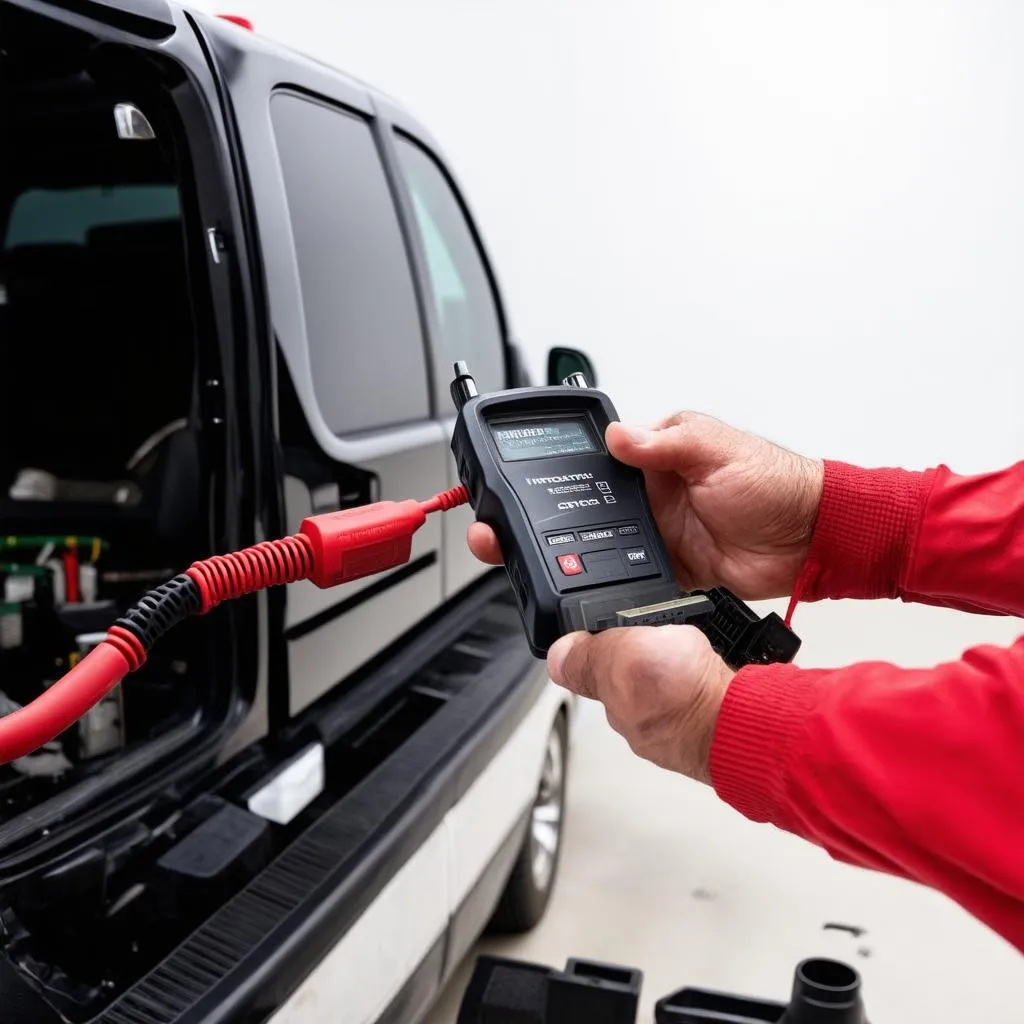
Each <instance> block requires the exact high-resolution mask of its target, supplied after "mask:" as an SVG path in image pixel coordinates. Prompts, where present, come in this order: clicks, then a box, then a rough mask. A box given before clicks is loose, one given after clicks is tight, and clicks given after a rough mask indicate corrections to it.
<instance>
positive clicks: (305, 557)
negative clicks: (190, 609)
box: [185, 533, 313, 615]
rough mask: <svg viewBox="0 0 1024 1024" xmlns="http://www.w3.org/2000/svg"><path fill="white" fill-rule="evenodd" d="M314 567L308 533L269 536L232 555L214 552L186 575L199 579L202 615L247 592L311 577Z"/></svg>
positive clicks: (191, 578)
mask: <svg viewBox="0 0 1024 1024" xmlns="http://www.w3.org/2000/svg"><path fill="white" fill-rule="evenodd" d="M312 571H313V545H312V544H311V543H310V540H309V538H308V537H306V536H305V535H304V534H301V533H299V534H296V535H295V536H293V537H284V538H282V539H281V540H268V541H264V542H263V543H262V544H256V545H255V546H254V547H251V548H246V549H245V550H244V551H235V552H233V553H232V554H230V555H214V556H213V557H212V558H205V559H203V561H201V562H193V563H192V565H191V566H190V567H189V568H188V569H186V570H185V575H186V576H188V578H189V579H190V580H192V582H193V583H195V585H196V587H197V589H198V590H199V597H200V600H201V602H202V608H201V611H200V614H201V615H205V614H206V612H208V611H210V609H211V608H216V607H217V605H219V604H220V603H221V601H227V600H229V599H233V598H236V597H242V596H243V595H244V594H253V593H255V592H256V591H257V590H263V589H265V588H266V587H276V586H279V585H281V584H283V583H295V582H296V581H297V580H305V579H309V576H310V573H312Z"/></svg>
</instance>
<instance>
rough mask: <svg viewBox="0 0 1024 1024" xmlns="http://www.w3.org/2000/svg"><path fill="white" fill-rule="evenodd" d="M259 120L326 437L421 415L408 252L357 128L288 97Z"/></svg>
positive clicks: (424, 397) (371, 144) (422, 363)
mask: <svg viewBox="0 0 1024 1024" xmlns="http://www.w3.org/2000/svg"><path fill="white" fill-rule="evenodd" d="M270 113H271V120H272V122H273V126H274V134H275V136H276V140H277V151H278V154H279V159H280V162H281V170H282V173H283V175H284V187H285V193H286V197H287V202H288V212H289V215H290V218H291V228H292V237H293V238H294V240H295V250H296V258H297V262H298V270H299V283H300V288H301V294H302V309H303V313H304V317H305V322H306V339H307V343H308V345H309V358H310V365H311V369H312V373H313V389H314V392H315V394H316V399H317V404H318V405H319V407H320V411H321V413H322V414H323V417H324V419H325V421H326V422H327V425H328V426H329V427H330V429H331V430H332V431H333V432H334V433H335V434H349V433H354V432H358V431H365V430H372V429H378V428H381V427H387V426H392V425H395V424H398V423H402V422H410V421H415V420H422V419H426V417H427V416H428V414H429V395H428V391H427V372H426V354H425V351H424V339H423V330H422V325H421V324H420V317H419V310H418V309H417V306H416V294H415V291H414V288H413V280H412V271H411V268H410V263H409V255H408V252H407V251H406V248H405V243H404V240H403V238H402V232H401V228H400V226H399V221H398V215H397V212H396V210H395V206H394V202H393V199H392V195H391V190H390V188H389V186H388V182H387V179H386V178H385V176H384V168H383V165H382V163H381V159H380V155H379V153H378V150H377V146H376V143H375V141H374V138H373V133H372V131H371V129H370V125H369V123H368V122H367V121H366V120H365V119H363V118H361V117H358V116H357V115H354V114H349V113H347V112H346V111H343V110H340V109H338V108H335V107H332V106H328V105H327V104H325V103H320V102H317V101H315V100H311V99H306V98H304V97H300V96H296V95H293V94H291V93H284V92H279V93H276V94H275V95H274V96H273V97H272V98H271V102H270Z"/></svg>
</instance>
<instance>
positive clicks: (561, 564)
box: [558, 555, 583, 576]
mask: <svg viewBox="0 0 1024 1024" xmlns="http://www.w3.org/2000/svg"><path fill="white" fill-rule="evenodd" d="M558 568H559V569H561V570H562V572H563V573H564V574H565V575H566V576H579V574H580V573H581V572H583V566H582V565H581V564H580V557H579V555H559V556H558Z"/></svg>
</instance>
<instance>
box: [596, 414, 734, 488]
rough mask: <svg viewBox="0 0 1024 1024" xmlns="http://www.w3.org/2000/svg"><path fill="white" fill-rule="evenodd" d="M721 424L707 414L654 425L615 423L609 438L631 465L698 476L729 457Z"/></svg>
mask: <svg viewBox="0 0 1024 1024" xmlns="http://www.w3.org/2000/svg"><path fill="white" fill-rule="evenodd" d="M717 425H718V424H717V423H716V421H714V420H709V419H707V418H705V417H695V418H693V419H690V418H689V417H679V418H678V419H676V420H675V421H670V422H669V423H667V424H665V425H663V426H660V427H656V428H653V429H652V428H650V427H638V426H632V425H629V426H627V425H626V424H623V423H611V424H609V426H608V430H607V431H606V433H605V441H606V443H607V445H608V450H609V451H610V452H611V454H612V455H613V456H614V457H615V458H617V459H618V460H619V461H620V462H624V463H626V465H627V466H635V467H636V468H637V469H643V470H671V471H673V472H675V473H679V474H680V475H681V476H684V477H687V478H689V479H696V478H700V477H702V476H704V475H706V474H707V473H710V472H711V471H712V470H715V469H717V468H719V467H720V466H722V465H724V464H725V462H726V461H727V454H726V451H725V446H724V445H723V444H722V443H721V442H722V438H721V437H720V436H719V431H717V430H716V429H715V427H716V426H717Z"/></svg>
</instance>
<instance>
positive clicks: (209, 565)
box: [0, 487, 469, 764]
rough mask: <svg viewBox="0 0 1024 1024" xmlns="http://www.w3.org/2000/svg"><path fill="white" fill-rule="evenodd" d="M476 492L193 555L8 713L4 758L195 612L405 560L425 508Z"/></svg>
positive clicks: (60, 727) (140, 659) (333, 518)
mask: <svg viewBox="0 0 1024 1024" xmlns="http://www.w3.org/2000/svg"><path fill="white" fill-rule="evenodd" d="M468 500H469V496H468V494H467V492H466V488H465V487H453V488H452V489H451V490H447V491H442V492H441V493H440V494H436V495H434V497H433V498H430V499H428V500H427V501H415V500H409V501H379V502H376V503H375V504H372V505H364V506H362V507H361V508H353V509H346V510H344V511H341V512H328V513H325V514H323V515H318V516H311V517H309V518H308V519H305V520H303V522H302V525H301V527H300V529H299V532H298V533H297V534H294V535H293V536H291V537H283V538H281V539H280V540H270V541H264V542H263V543H261V544H256V545H254V546H253V547H250V548H245V549H244V550H242V551H236V552H233V553H232V554H229V555H214V556H213V557H212V558H206V559H203V560H202V561H199V562H194V563H193V564H192V565H191V566H190V567H189V568H188V569H186V570H185V572H183V573H181V574H179V575H178V576H175V577H174V578H173V579H171V580H169V581H168V582H166V583H163V584H161V585H160V586H159V587H156V588H154V589H153V590H150V591H149V592H148V593H147V594H146V595H145V596H144V597H142V598H141V599H140V600H139V601H138V602H137V603H136V604H135V606H134V607H133V608H131V609H130V610H129V611H128V612H127V613H125V615H123V616H122V617H121V618H120V619H118V620H117V622H116V623H115V624H114V625H113V626H111V627H110V629H109V630H108V631H107V635H106V638H105V639H104V640H103V642H102V643H100V644H98V645H97V646H96V647H95V648H94V649H93V650H92V651H90V652H89V653H88V654H87V655H86V656H85V657H84V658H83V659H82V660H81V661H80V662H78V664H77V665H75V666H74V668H72V669H71V671H69V672H68V673H67V674H66V675H64V676H63V677H62V678H61V679H59V680H58V681H57V682H56V683H54V685H53V686H51V687H50V688H49V689H48V690H46V692H45V693H43V694H42V695H40V696H39V697H37V698H36V699H35V700H34V701H32V702H31V703H30V704H27V705H26V706H25V707H23V708H19V709H18V710H17V711H13V712H11V713H10V714H8V715H5V716H3V717H2V718H0V764H7V763H9V762H11V761H15V760H17V759H18V758H20V757H24V756H26V755H27V754H30V753H32V752H33V751H35V750H38V749H39V748H40V747H42V746H44V745H45V744H46V743H49V742H50V741H51V740H53V739H54V738H55V737H56V736H58V735H60V733H62V732H63V731H64V730H65V729H67V728H68V727H70V726H71V725H73V724H74V723H75V722H77V721H78V719H80V718H81V717H82V716H83V715H84V714H85V713H86V712H87V711H88V710H89V709H90V708H91V707H93V706H94V705H95V704H97V703H99V701H101V700H102V699H103V698H104V697H105V696H106V695H107V693H109V692H110V690H112V689H113V688H114V687H115V686H117V684H118V683H119V682H120V681H121V680H122V679H123V678H124V677H125V676H126V675H127V674H128V673H129V672H135V671H137V670H138V669H139V668H140V667H141V666H142V664H143V663H144V662H145V660H146V656H147V654H148V652H149V650H150V649H151V648H152V646H153V644H155V643H156V641H157V640H159V639H160V637H162V636H163V635H164V634H165V633H166V632H167V631H168V630H170V629H172V628H173V627H174V626H176V625H177V624H178V623H179V622H181V621H183V620H184V619H186V618H187V617H188V616H190V615H205V614H206V613H207V612H209V611H211V610H212V609H214V608H216V607H217V605H219V604H220V603H221V602H222V601H228V600H231V599H233V598H236V597H242V596H243V595H245V594H252V593H255V592H256V591H258V590H264V589H265V588H267V587H274V586H279V585H281V584H285V583H295V582H296V581H298V580H309V581H310V582H312V583H313V584H315V585H316V586H318V587H320V588H322V589H326V588H328V587H334V586H337V585H339V584H341V583H348V582H350V581H352V580H357V579H360V578H361V577H363V576H371V575H373V574H374V573H378V572H383V571H385V570H387V569H391V568H394V567H395V566H398V565H403V564H405V563H406V562H408V561H409V557H410V555H411V552H412V537H413V534H414V533H415V532H416V531H417V530H418V529H419V528H420V527H421V526H422V525H423V524H424V523H425V522H426V518H427V516H428V515H429V514H430V513H432V512H443V511H447V510H448V509H452V508H456V507H457V506H459V505H464V504H465V503H466V502H467V501H468Z"/></svg>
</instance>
